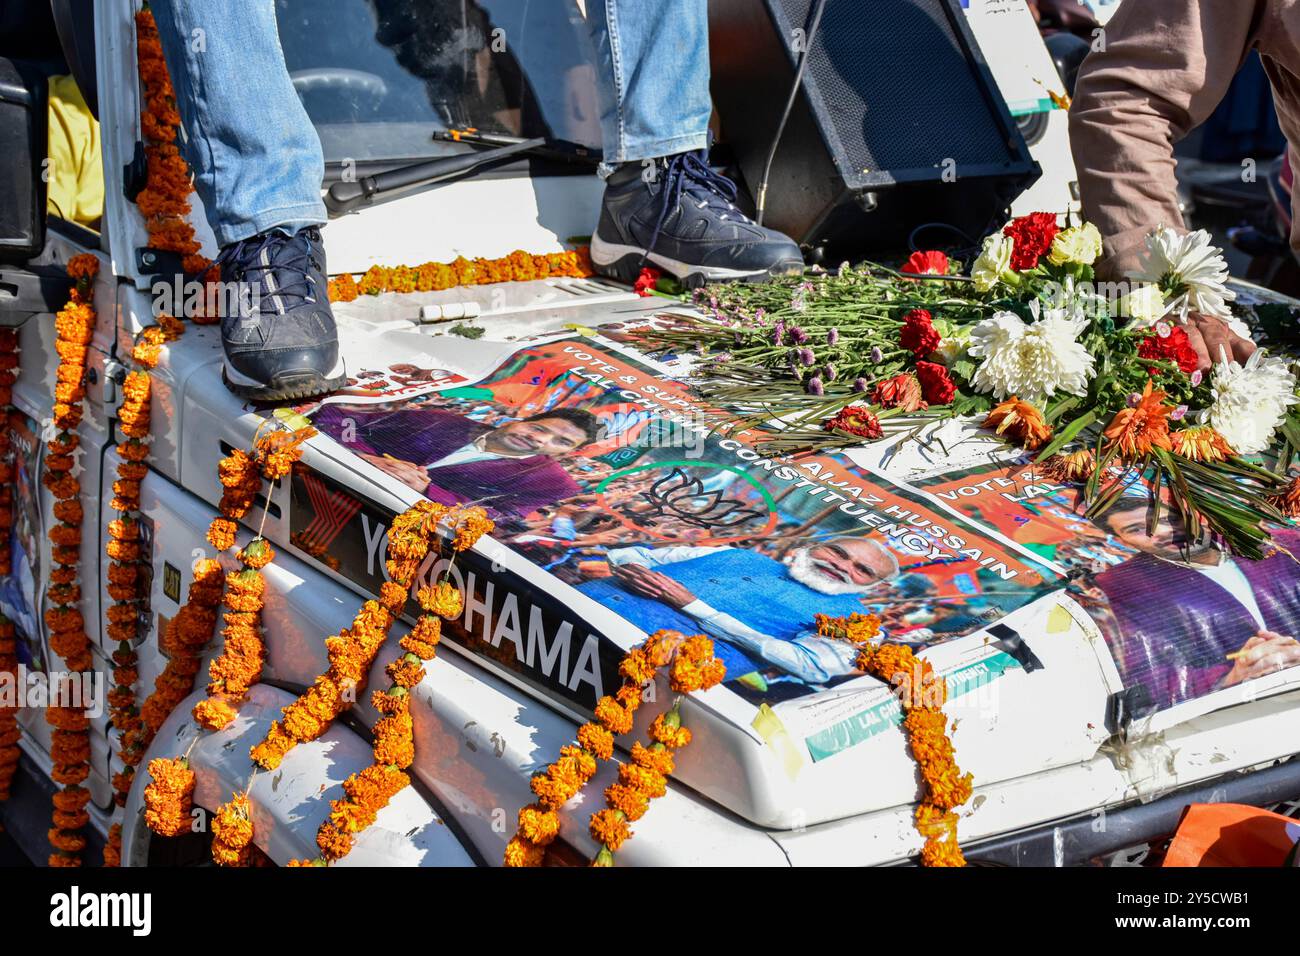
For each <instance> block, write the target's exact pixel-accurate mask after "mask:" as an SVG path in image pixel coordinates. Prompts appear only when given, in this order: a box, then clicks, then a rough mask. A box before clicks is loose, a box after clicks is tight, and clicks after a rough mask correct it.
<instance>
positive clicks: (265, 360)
mask: <svg viewBox="0 0 1300 956" xmlns="http://www.w3.org/2000/svg"><path fill="white" fill-rule="evenodd" d="M151 9H152V10H153V14H154V19H155V21H156V22H157V24H158V33H159V37H160V39H161V41H162V46H163V55H164V56H165V57H166V59H167V70H168V72H169V73H170V74H171V77H172V85H173V86H174V87H175V89H176V97H177V105H178V107H179V109H180V113H181V118H182V120H183V122H184V127H185V132H186V142H185V143H184V144H183V149H184V150H185V154H186V158H187V159H188V160H189V162H190V165H191V166H192V167H193V169H194V173H195V186H196V189H197V191H198V194H199V198H200V199H201V200H202V201H203V207H204V211H205V212H206V214H207V217H208V223H209V224H210V225H211V226H212V231H213V232H214V233H215V234H216V237H217V242H218V244H219V245H220V246H221V253H220V255H219V256H218V257H217V263H218V265H219V266H220V267H221V278H222V280H223V281H224V282H228V283H238V284H239V285H240V286H241V287H242V286H247V287H248V288H249V289H250V291H251V292H253V293H254V294H255V295H256V307H255V308H254V309H252V310H251V311H248V312H241V313H238V314H235V315H226V316H223V317H222V320H221V344H222V347H223V349H224V351H225V359H226V360H225V365H224V367H223V369H222V374H223V377H224V379H225V381H226V384H227V386H228V387H229V388H230V390H231V391H233V392H234V393H235V394H237V395H239V396H241V397H243V398H250V399H254V400H257V401H287V400H292V399H299V398H307V397H310V396H312V395H319V394H322V393H325V392H330V391H333V390H334V389H337V388H339V387H340V386H341V385H342V384H343V383H344V382H345V381H346V378H347V376H346V371H345V369H344V365H343V360H342V357H341V356H340V355H339V349H338V333H337V329H336V327H335V323H334V314H333V312H332V310H331V308H330V304H329V298H328V293H327V280H326V267H325V250H324V247H323V245H322V243H321V235H320V230H319V228H318V226H320V225H321V224H323V223H324V222H325V220H326V215H325V206H324V204H323V203H322V201H321V182H322V180H323V179H324V161H323V159H322V156H321V147H320V140H319V139H318V138H317V136H316V130H315V129H314V128H313V127H312V125H311V120H310V119H308V117H307V112H306V110H305V109H303V106H302V102H301V100H299V99H298V94H297V92H296V91H295V90H294V88H293V82H292V81H291V80H290V79H289V73H288V70H287V69H286V68H285V64H284V54H283V53H282V51H281V49H280V37H279V33H278V31H277V27H276V21H275V5H274V3H273V0H227V2H222V3H217V2H213V0H154V2H153V3H152V5H151ZM241 300H242V297H241Z"/></svg>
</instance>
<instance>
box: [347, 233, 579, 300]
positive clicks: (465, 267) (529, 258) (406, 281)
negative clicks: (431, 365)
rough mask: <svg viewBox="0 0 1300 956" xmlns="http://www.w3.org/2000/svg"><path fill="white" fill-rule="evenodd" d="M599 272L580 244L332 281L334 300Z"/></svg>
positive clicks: (378, 270)
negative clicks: (498, 257)
mask: <svg viewBox="0 0 1300 956" xmlns="http://www.w3.org/2000/svg"><path fill="white" fill-rule="evenodd" d="M592 275H595V270H594V269H593V268H592V266H591V257H590V250H589V249H588V247H587V246H579V247H578V248H576V249H573V250H571V251H567V252H550V253H546V254H545V255H539V256H535V255H530V254H529V253H527V252H524V251H523V250H520V249H516V250H515V251H514V252H512V253H510V255H508V256H504V257H502V258H500V259H466V258H464V257H463V256H462V257H460V258H458V259H456V260H455V261H453V262H447V263H442V262H426V263H424V264H423V265H418V266H396V267H391V268H390V267H388V266H371V267H370V269H369V271H367V272H366V274H365V275H363V276H362V277H361V281H360V282H357V280H356V279H354V278H353V277H352V275H351V274H350V273H346V272H345V273H344V274H343V275H341V276H338V277H337V278H334V279H331V280H330V282H329V297H330V301H331V302H351V301H353V300H354V299H356V298H357V297H358V296H362V295H379V294H381V293H384V292H436V291H440V290H442V289H453V288H455V287H457V286H464V285H485V284H488V283H493V282H529V281H531V280H533V279H547V278H558V277H567V278H577V279H581V278H586V277H587V276H592Z"/></svg>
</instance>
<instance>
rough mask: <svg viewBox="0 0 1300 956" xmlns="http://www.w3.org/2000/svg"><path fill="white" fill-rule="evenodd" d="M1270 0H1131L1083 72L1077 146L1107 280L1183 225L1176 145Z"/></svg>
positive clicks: (1223, 88) (1213, 95)
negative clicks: (1149, 243)
mask: <svg viewBox="0 0 1300 956" xmlns="http://www.w3.org/2000/svg"><path fill="white" fill-rule="evenodd" d="M1266 2H1267V0H1127V2H1125V3H1123V4H1121V6H1120V8H1119V11H1118V12H1117V13H1116V14H1115V16H1114V17H1113V18H1112V19H1111V21H1110V23H1108V24H1107V25H1106V28H1105V30H1104V31H1103V33H1102V36H1101V40H1102V41H1104V42H1100V43H1099V44H1098V45H1097V46H1095V47H1094V50H1093V52H1092V53H1090V54H1089V55H1088V58H1087V59H1086V60H1085V61H1084V63H1083V67H1082V68H1081V69H1080V71H1079V80H1078V85H1077V86H1076V88H1075V94H1074V103H1073V105H1072V106H1071V107H1070V142H1071V147H1072V149H1073V152H1074V163H1075V166H1076V167H1077V169H1078V173H1079V188H1080V194H1081V198H1082V201H1083V215H1084V218H1085V219H1087V220H1089V221H1090V222H1092V223H1094V224H1095V225H1096V226H1097V228H1098V229H1100V230H1101V234H1102V237H1103V238H1104V239H1105V258H1103V260H1102V261H1101V262H1099V263H1098V266H1097V271H1098V275H1099V277H1101V278H1107V279H1118V278H1122V277H1123V275H1124V273H1125V272H1127V271H1128V270H1130V269H1132V268H1134V267H1135V266H1136V265H1137V260H1138V253H1139V252H1140V251H1141V249H1142V240H1143V238H1144V237H1145V236H1146V234H1147V232H1148V231H1150V230H1151V229H1152V228H1153V227H1154V226H1157V225H1166V226H1174V227H1177V228H1182V227H1183V220H1182V216H1181V214H1180V213H1179V211H1178V196H1177V188H1176V180H1175V177H1174V169H1175V164H1174V144H1175V143H1176V142H1178V141H1179V140H1180V139H1182V138H1183V137H1184V136H1186V135H1187V133H1188V132H1189V131H1190V130H1192V129H1193V128H1195V127H1196V126H1198V125H1200V124H1201V123H1202V122H1204V121H1205V120H1206V118H1208V117H1209V115H1210V114H1211V113H1212V112H1213V111H1214V108H1215V107H1216V106H1217V105H1218V104H1219V101H1220V100H1221V99H1222V98H1223V96H1224V94H1225V93H1226V92H1227V89H1228V84H1229V83H1231V82H1232V78H1233V75H1234V74H1235V73H1236V72H1237V68H1238V67H1239V66H1240V65H1241V63H1242V60H1244V59H1245V56H1246V54H1247V52H1248V51H1249V49H1250V47H1251V46H1252V45H1253V43H1254V35H1255V30H1256V29H1257V26H1258V22H1259V18H1260V16H1261V14H1262V11H1263V7H1264V6H1265V4H1266Z"/></svg>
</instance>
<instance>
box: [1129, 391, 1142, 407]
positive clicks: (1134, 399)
mask: <svg viewBox="0 0 1300 956" xmlns="http://www.w3.org/2000/svg"><path fill="white" fill-rule="evenodd" d="M1140 401H1142V393H1141V392H1129V393H1128V407H1129V408H1136V407H1137V404H1138V402H1140Z"/></svg>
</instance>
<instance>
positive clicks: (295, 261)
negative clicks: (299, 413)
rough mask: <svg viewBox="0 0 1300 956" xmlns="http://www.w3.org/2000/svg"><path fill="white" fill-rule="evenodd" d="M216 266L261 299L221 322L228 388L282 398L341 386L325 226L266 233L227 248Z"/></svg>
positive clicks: (254, 396)
mask: <svg viewBox="0 0 1300 956" xmlns="http://www.w3.org/2000/svg"><path fill="white" fill-rule="evenodd" d="M217 264H218V265H219V266H220V267H221V279H222V281H223V282H235V283H246V284H247V285H248V287H249V291H250V292H251V293H252V296H251V297H250V298H253V299H254V303H255V304H254V307H253V308H251V309H244V310H241V312H240V313H239V314H236V315H227V316H223V317H222V319H221V344H222V346H223V348H224V349H225V353H226V361H225V365H224V367H223V369H222V377H223V378H224V379H225V382H226V387H227V388H229V389H230V390H231V391H232V392H234V393H235V394H236V395H238V396H239V397H240V398H246V399H251V400H252V401H258V402H281V401H291V400H293V399H300V398H310V397H312V396H313V395H323V394H325V393H327V392H332V391H334V390H336V389H338V388H341V387H342V386H343V384H344V382H345V381H346V380H347V375H346V372H345V369H344V367H343V359H342V357H340V355H339V341H338V330H337V328H336V327H335V324H334V313H333V312H332V311H331V310H330V303H329V295H328V284H327V282H326V279H325V249H324V247H323V246H322V245H321V236H320V230H319V229H317V228H315V227H310V228H307V229H301V230H299V231H298V232H297V233H296V234H295V235H292V236H289V235H286V234H285V233H283V232H280V231H279V230H274V229H273V230H271V231H270V232H264V233H262V234H260V235H257V236H253V237H252V238H249V239H244V240H242V241H241V242H236V243H234V244H232V245H229V246H226V247H225V248H224V249H222V250H221V254H220V255H219V256H218V257H217ZM240 298H241V302H242V301H244V298H243V297H242V296H241V297H240Z"/></svg>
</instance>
